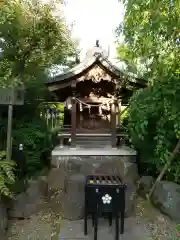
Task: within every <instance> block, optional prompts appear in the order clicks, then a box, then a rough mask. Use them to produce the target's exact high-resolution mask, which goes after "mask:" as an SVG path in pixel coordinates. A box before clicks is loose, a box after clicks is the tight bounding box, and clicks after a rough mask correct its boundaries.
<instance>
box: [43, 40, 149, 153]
mask: <svg viewBox="0 0 180 240" xmlns="http://www.w3.org/2000/svg"><path fill="white" fill-rule="evenodd" d="M146 86H147V81H145V80H143V79H139V78H137V77H134V76H133V75H132V74H131V75H127V74H125V73H124V72H123V71H121V70H120V69H118V68H117V67H115V66H114V65H113V64H112V63H111V62H110V61H109V60H108V53H107V52H106V51H105V50H103V49H102V48H101V46H100V45H99V43H98V41H97V42H96V45H95V46H94V47H93V48H92V49H90V50H89V51H88V52H87V54H86V57H85V59H84V61H82V62H81V63H80V64H78V65H77V66H75V67H74V68H72V69H71V70H69V71H66V72H64V73H63V74H60V75H57V76H55V77H53V78H51V79H49V81H48V83H47V87H48V89H49V91H50V93H51V95H52V96H54V97H55V99H56V101H58V102H63V103H64V104H65V108H64V124H63V129H62V131H61V133H60V134H59V137H60V138H61V144H60V146H59V148H58V147H57V148H58V149H59V150H60V149H61V152H60V154H63V153H65V150H62V149H67V148H68V149H69V150H70V149H74V150H75V149H76V152H77V150H80V149H81V150H83V151H85V150H88V153H90V150H91V151H92V150H93V149H94V150H95V151H97V149H100V148H101V150H102V148H103V149H104V150H105V149H106V150H107V149H109V150H110V149H114V150H115V151H116V152H117V149H120V148H121V145H119V146H118V144H117V142H118V141H117V139H118V138H123V136H125V133H124V132H123V129H122V126H121V122H120V114H121V112H122V109H123V108H124V107H125V106H127V105H128V100H129V98H130V97H131V96H132V94H133V91H135V90H137V89H140V88H144V87H146ZM65 139H66V140H68V142H69V146H63V145H66V144H65V142H67V141H65ZM93 143H94V144H93ZM57 148H56V150H57ZM62 152H63V153H62Z"/></svg>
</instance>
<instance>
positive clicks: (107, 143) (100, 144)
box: [76, 136, 111, 148]
mask: <svg viewBox="0 0 180 240" xmlns="http://www.w3.org/2000/svg"><path fill="white" fill-rule="evenodd" d="M76 145H77V146H79V147H84V148H107V147H111V137H110V136H103V137H102V136H77V137H76Z"/></svg>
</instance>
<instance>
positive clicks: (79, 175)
mask: <svg viewBox="0 0 180 240" xmlns="http://www.w3.org/2000/svg"><path fill="white" fill-rule="evenodd" d="M128 150H129V155H128ZM74 151H75V150H73V153H74ZM88 151H89V150H88ZM100 151H102V149H101V150H99V153H100ZM113 151H114V154H112V152H113ZM123 151H124V152H123ZM123 151H122V153H123V154H124V155H117V149H116V150H112V149H110V151H109V152H107V153H106V155H102V154H99V155H93V153H94V152H93V150H91V155H86V154H85V155H80V152H79V150H78V151H77V153H79V155H75V154H69V155H63V154H62V155H58V156H57V155H55V153H54V155H53V156H52V167H53V168H52V169H51V171H50V173H49V177H48V186H49V192H51V191H52V190H54V191H58V189H59V190H60V189H61V190H62V192H63V198H62V199H63V200H62V199H61V201H62V204H61V208H60V209H59V210H60V211H62V212H63V217H64V218H68V219H71V220H76V219H79V218H82V217H83V204H84V201H83V200H82V199H83V196H84V185H85V178H86V176H87V175H91V174H108V175H114V174H115V175H120V177H121V179H122V181H123V182H124V183H126V184H127V191H126V213H125V214H126V216H127V217H129V216H131V215H132V214H133V210H134V202H135V198H136V181H137V180H138V179H139V176H138V170H137V165H136V163H135V160H136V155H135V152H133V150H132V149H129V148H126V149H125V150H123ZM61 153H63V152H61ZM70 153H72V152H71V151H70ZM81 153H85V149H84V150H82V152H81ZM96 153H97V149H96ZM125 153H126V154H125ZM132 153H133V154H132ZM82 179H83V180H82ZM78 206H81V207H78ZM70 209H71V210H70ZM74 210H76V211H74ZM71 211H72V213H73V214H71ZM71 215H73V216H71Z"/></svg>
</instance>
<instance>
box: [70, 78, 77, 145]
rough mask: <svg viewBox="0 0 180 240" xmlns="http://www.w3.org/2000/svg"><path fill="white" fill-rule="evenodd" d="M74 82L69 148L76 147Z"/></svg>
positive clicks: (73, 85)
mask: <svg viewBox="0 0 180 240" xmlns="http://www.w3.org/2000/svg"><path fill="white" fill-rule="evenodd" d="M75 95H76V83H75V82H74V83H73V84H72V110H71V148H76V97H75Z"/></svg>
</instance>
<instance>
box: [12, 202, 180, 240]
mask: <svg viewBox="0 0 180 240" xmlns="http://www.w3.org/2000/svg"><path fill="white" fill-rule="evenodd" d="M134 220H135V221H136V224H138V225H139V224H140V225H141V224H143V225H144V224H145V225H146V226H145V228H146V229H148V231H149V232H150V234H151V236H152V240H165V239H170V240H177V239H180V238H178V237H177V233H175V232H174V233H173V231H174V229H175V227H176V224H175V223H174V222H173V221H171V220H170V219H169V218H167V217H165V216H163V215H162V214H161V213H160V212H159V211H158V210H156V209H155V208H154V207H153V206H152V205H151V204H150V203H149V202H147V201H145V200H143V199H142V198H138V199H137V204H136V215H135V216H134ZM141 220H142V221H141ZM62 221H63V220H62V219H61V217H60V215H59V214H55V213H53V212H52V211H51V209H50V208H49V206H48V204H46V203H44V205H43V206H42V210H41V211H40V212H39V213H38V214H36V215H33V216H32V217H31V219H29V220H16V221H12V222H11V226H10V228H9V231H8V236H7V239H8V240H57V239H59V232H60V227H61V223H62ZM132 227H133V226H132ZM143 227H144V226H143ZM172 234H174V236H176V237H174V238H173V237H170V236H172Z"/></svg>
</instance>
